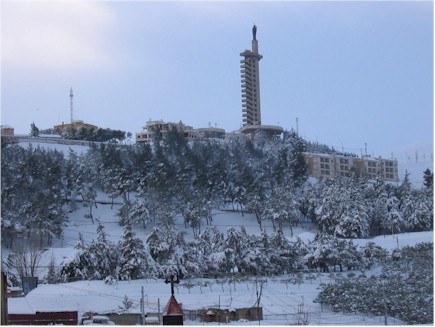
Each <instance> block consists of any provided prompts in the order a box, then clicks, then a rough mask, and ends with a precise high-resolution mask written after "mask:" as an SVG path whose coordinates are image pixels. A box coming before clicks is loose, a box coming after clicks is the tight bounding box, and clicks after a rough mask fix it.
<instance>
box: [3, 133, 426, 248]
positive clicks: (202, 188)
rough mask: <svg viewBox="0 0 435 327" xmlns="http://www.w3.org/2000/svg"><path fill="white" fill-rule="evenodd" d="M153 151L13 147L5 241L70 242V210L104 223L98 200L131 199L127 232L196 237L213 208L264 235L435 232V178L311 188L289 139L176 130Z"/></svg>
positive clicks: (8, 150) (7, 151)
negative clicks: (270, 229) (251, 218)
mask: <svg viewBox="0 0 435 327" xmlns="http://www.w3.org/2000/svg"><path fill="white" fill-rule="evenodd" d="M155 139H156V141H155V142H154V143H152V144H142V145H134V146H119V145H114V144H106V143H103V144H100V145H94V146H92V147H90V148H89V150H88V151H87V152H86V153H84V154H80V155H78V154H76V153H75V152H73V151H70V153H69V154H68V155H66V156H64V155H63V153H62V152H59V151H56V150H46V149H44V148H39V147H37V148H34V147H32V146H29V147H28V148H27V149H25V148H22V147H20V146H18V145H8V146H5V147H4V149H3V151H2V153H1V155H2V170H1V173H2V180H1V184H2V185H1V186H2V198H1V204H2V236H3V237H2V239H3V242H4V244H5V245H6V246H7V247H12V246H13V242H14V240H17V239H29V238H32V239H34V238H39V241H40V244H41V246H43V245H46V244H47V245H50V244H51V241H52V239H53V238H61V237H62V232H63V228H64V226H65V225H66V223H67V219H68V213H69V211H72V210H75V209H76V208H77V206H78V205H82V206H85V207H87V208H88V211H87V213H86V217H87V218H89V219H90V220H91V221H92V222H94V214H93V208H95V207H96V206H97V205H98V203H97V193H98V192H104V193H106V194H107V195H108V196H109V197H110V198H111V199H112V200H113V201H114V200H115V199H122V200H121V201H122V205H121V207H120V208H119V210H118V212H117V214H118V216H119V218H120V224H121V225H123V224H124V223H125V221H126V220H131V222H132V225H133V226H136V225H141V226H142V227H143V228H147V227H148V226H152V225H155V224H158V225H159V226H164V227H165V228H166V229H169V228H170V227H171V225H172V223H173V218H174V216H175V215H177V214H181V215H182V216H183V218H184V221H185V226H186V228H191V229H192V230H193V233H194V235H195V237H198V235H199V234H200V233H201V229H203V228H204V226H207V225H212V224H213V215H212V212H213V211H212V210H213V209H217V208H222V207H226V208H228V207H229V208H233V209H234V210H239V211H241V212H242V214H244V213H245V212H250V213H252V214H254V215H255V217H256V218H257V221H258V224H259V226H260V228H262V222H263V221H264V220H271V221H272V222H273V226H274V229H275V230H277V231H282V230H283V228H290V229H292V227H293V226H296V225H298V224H303V223H306V222H312V223H314V224H315V225H316V227H317V229H318V230H319V231H320V232H321V233H324V234H329V235H333V236H336V237H346V238H359V237H369V236H376V235H381V234H385V233H397V232H406V231H423V230H431V229H432V228H433V222H432V208H433V199H432V186H431V180H432V179H433V176H432V175H431V172H430V171H429V172H426V173H425V176H426V180H425V183H426V184H425V185H426V187H423V188H420V189H415V188H413V187H412V186H411V183H410V182H409V177H408V176H406V177H405V179H404V180H403V181H402V182H401V183H400V184H399V185H395V184H391V183H386V182H384V181H383V180H382V179H381V178H378V179H377V180H376V181H374V182H369V181H367V180H365V179H362V178H357V177H355V176H352V177H350V178H344V177H343V178H337V179H334V180H324V181H319V182H318V183H315V184H313V185H312V184H310V183H307V175H306V164H305V161H304V158H303V155H302V152H303V151H304V149H305V142H304V140H303V139H301V138H299V137H298V136H297V135H295V133H291V132H288V133H286V134H285V136H284V138H283V139H273V140H270V139H268V138H266V137H264V136H262V135H258V136H257V137H256V138H255V139H254V140H251V141H250V140H245V139H244V138H232V139H229V140H204V141H197V142H192V143H187V142H186V141H185V140H184V138H183V137H181V136H180V135H179V134H177V133H176V132H173V133H168V135H167V136H166V137H165V138H164V139H161V138H159V136H158V135H156V138H155Z"/></svg>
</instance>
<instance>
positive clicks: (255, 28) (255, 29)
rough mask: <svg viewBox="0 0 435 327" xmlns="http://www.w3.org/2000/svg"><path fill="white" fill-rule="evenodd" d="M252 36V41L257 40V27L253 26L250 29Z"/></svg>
mask: <svg viewBox="0 0 435 327" xmlns="http://www.w3.org/2000/svg"><path fill="white" fill-rule="evenodd" d="M252 35H253V37H254V40H256V39H257V26H255V25H254V27H252Z"/></svg>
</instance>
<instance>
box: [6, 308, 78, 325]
mask: <svg viewBox="0 0 435 327" xmlns="http://www.w3.org/2000/svg"><path fill="white" fill-rule="evenodd" d="M8 324H9V325H77V324H78V314H77V311H61V312H36V313H35V314H11V313H10V314H9V315H8Z"/></svg>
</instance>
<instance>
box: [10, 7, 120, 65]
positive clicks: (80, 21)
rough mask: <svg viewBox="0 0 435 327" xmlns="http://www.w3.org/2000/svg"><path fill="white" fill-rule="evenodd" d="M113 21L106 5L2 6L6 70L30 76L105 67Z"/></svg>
mask: <svg viewBox="0 0 435 327" xmlns="http://www.w3.org/2000/svg"><path fill="white" fill-rule="evenodd" d="M113 20H114V15H113V14H112V12H111V11H110V10H109V9H108V8H107V6H106V5H105V4H104V3H102V2H87V1H25V2H24V1H6V2H3V3H2V64H3V67H4V68H11V69H13V70H20V71H26V72H28V73H36V72H41V71H42V72H44V73H50V72H57V73H65V72H74V71H76V72H82V71H86V70H89V69H99V68H103V67H106V68H107V66H110V65H112V64H113V60H112V59H111V57H110V52H109V51H105V50H106V49H105V48H106V47H107V45H108V44H109V36H110V35H109V33H110V28H111V26H112V24H113Z"/></svg>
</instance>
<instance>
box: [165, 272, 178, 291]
mask: <svg viewBox="0 0 435 327" xmlns="http://www.w3.org/2000/svg"><path fill="white" fill-rule="evenodd" d="M169 283H171V295H174V284H179V283H180V280H179V279H178V276H177V279H174V275H171V277H169V278H166V280H165V284H169Z"/></svg>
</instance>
